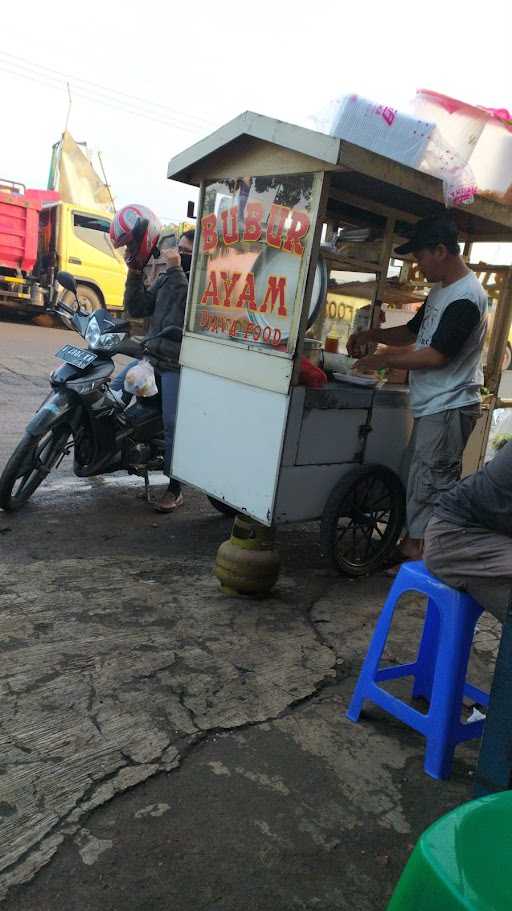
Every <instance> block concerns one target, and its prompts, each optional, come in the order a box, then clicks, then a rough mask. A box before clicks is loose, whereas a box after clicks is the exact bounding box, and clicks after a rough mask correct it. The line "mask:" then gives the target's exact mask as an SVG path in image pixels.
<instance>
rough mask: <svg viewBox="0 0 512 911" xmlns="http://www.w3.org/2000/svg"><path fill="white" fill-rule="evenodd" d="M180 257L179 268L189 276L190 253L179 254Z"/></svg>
mask: <svg viewBox="0 0 512 911" xmlns="http://www.w3.org/2000/svg"><path fill="white" fill-rule="evenodd" d="M180 256H181V268H182V269H183V271H184V273H185V275H189V273H190V267H191V265H192V254H191V253H180Z"/></svg>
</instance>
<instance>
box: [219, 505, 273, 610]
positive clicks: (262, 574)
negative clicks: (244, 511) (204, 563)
mask: <svg viewBox="0 0 512 911" xmlns="http://www.w3.org/2000/svg"><path fill="white" fill-rule="evenodd" d="M274 538H275V535H274V530H273V529H272V528H267V527H266V526H265V525H260V523H259V522H256V521H255V520H254V519H250V518H249V517H248V516H242V515H238V516H237V517H236V519H235V521H234V523H233V529H232V531H231V537H230V538H229V541H224V542H223V544H221V545H220V547H219V549H218V551H217V558H216V561H215V575H216V576H217V579H218V580H219V582H220V584H221V588H222V590H223V591H224V592H226V593H227V594H242V595H264V594H267V593H268V592H269V591H270V589H271V588H272V587H273V586H274V585H275V583H276V582H277V579H278V576H279V568H280V560H279V554H278V552H277V550H276V549H275V544H274Z"/></svg>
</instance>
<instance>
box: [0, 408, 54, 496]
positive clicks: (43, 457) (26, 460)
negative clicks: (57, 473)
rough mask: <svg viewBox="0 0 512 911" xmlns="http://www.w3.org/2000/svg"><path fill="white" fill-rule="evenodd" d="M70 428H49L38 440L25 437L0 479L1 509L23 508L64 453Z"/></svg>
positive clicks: (28, 436) (27, 435) (28, 435)
mask: <svg viewBox="0 0 512 911" xmlns="http://www.w3.org/2000/svg"><path fill="white" fill-rule="evenodd" d="M70 432H71V431H70V428H69V427H67V426H62V425H61V426H60V427H52V428H51V429H50V430H48V431H47V432H46V433H45V434H43V436H41V437H33V436H32V435H31V434H30V433H26V434H25V436H24V437H23V439H22V440H21V442H20V443H18V445H17V446H16V449H15V450H14V452H13V454H12V456H11V458H10V459H9V461H8V462H7V465H6V466H5V468H4V470H3V472H2V476H1V477H0V506H1V507H2V509H5V510H6V511H7V512H15V511H16V510H17V509H21V507H22V506H24V505H25V503H26V502H27V500H29V499H30V497H31V496H32V494H33V493H34V491H35V490H37V488H38V487H39V485H40V484H42V482H43V481H44V479H45V478H46V477H47V476H48V475H49V473H50V471H51V470H52V468H53V467H54V465H55V463H56V462H57V460H58V459H59V457H60V456H62V455H63V454H64V452H65V450H66V443H67V441H68V439H69V435H70Z"/></svg>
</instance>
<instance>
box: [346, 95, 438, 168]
mask: <svg viewBox="0 0 512 911" xmlns="http://www.w3.org/2000/svg"><path fill="white" fill-rule="evenodd" d="M434 126H435V124H434V123H431V122H429V121H426V120H420V119H419V118H417V117H414V116H412V115H411V114H408V113H404V112H403V111H398V110H397V109H396V108H394V107H392V106H391V105H389V104H382V103H378V102H376V101H371V100H369V99H368V98H363V97H362V96H360V95H354V94H353V95H344V96H343V98H340V99H338V101H337V102H336V105H335V108H334V116H333V118H332V123H331V126H330V130H329V132H330V134H331V136H336V137H337V138H338V139H345V140H347V142H352V143H354V144H355V145H358V146H362V147H363V148H364V149H370V151H372V152H377V153H378V154H379V155H385V156H386V157H387V158H392V159H393V160H394V161H399V162H400V163H401V164H406V165H409V166H410V167H413V168H415V167H419V164H420V162H421V160H422V158H423V155H424V154H425V151H426V148H427V145H428V142H429V139H430V137H431V135H432V132H433V130H434Z"/></svg>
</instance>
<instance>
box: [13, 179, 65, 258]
mask: <svg viewBox="0 0 512 911" xmlns="http://www.w3.org/2000/svg"><path fill="white" fill-rule="evenodd" d="M58 199H59V194H58V193H57V192H55V191H54V190H25V191H24V192H23V193H20V192H15V191H14V192H13V190H8V189H4V187H3V186H2V184H1V183H0V267H2V268H4V269H9V270H10V269H12V270H14V271H16V272H18V273H19V272H22V273H29V272H31V270H32V269H33V267H34V264H35V262H36V259H37V247H38V236H39V213H40V211H41V209H42V208H43V205H44V203H49V202H56V201H58Z"/></svg>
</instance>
